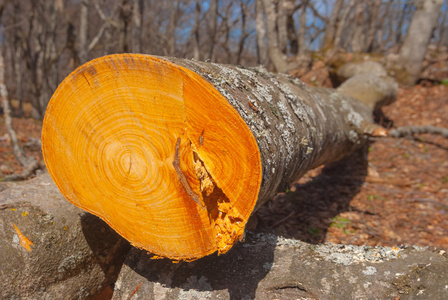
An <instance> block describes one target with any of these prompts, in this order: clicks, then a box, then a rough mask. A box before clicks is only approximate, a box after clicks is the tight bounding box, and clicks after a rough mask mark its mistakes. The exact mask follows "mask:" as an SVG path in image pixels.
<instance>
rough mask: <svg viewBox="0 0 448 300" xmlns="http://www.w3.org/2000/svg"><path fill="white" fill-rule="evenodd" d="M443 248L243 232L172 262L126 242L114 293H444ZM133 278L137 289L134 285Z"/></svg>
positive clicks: (446, 261)
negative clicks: (228, 245) (222, 245)
mask: <svg viewBox="0 0 448 300" xmlns="http://www.w3.org/2000/svg"><path fill="white" fill-rule="evenodd" d="M447 257H448V256H447V253H446V252H445V251H441V250H439V251H435V250H429V249H428V248H421V247H415V246H414V247H401V248H389V247H367V246H350V245H348V246H344V245H332V244H326V245H310V244H306V243H303V242H300V241H296V240H290V239H284V238H281V237H277V236H274V235H270V234H263V233H259V234H248V237H247V240H246V242H245V243H241V244H239V245H237V246H235V248H234V249H232V251H231V252H229V253H228V254H226V255H223V256H219V257H216V256H210V257H206V258H204V259H201V260H199V261H195V262H190V263H185V262H180V263H178V264H173V263H172V262H171V261H169V260H154V259H150V256H149V255H148V254H146V252H144V251H139V250H136V249H132V250H131V251H130V253H129V254H128V256H127V258H126V260H125V265H124V266H123V268H122V270H121V273H120V275H119V277H118V280H117V282H116V284H115V291H114V295H113V298H112V299H114V300H119V299H120V300H121V299H129V298H128V297H129V296H131V295H132V294H133V292H134V291H135V295H134V297H136V298H137V297H138V299H140V298H142V299H167V300H168V299H394V297H400V299H401V297H407V298H409V299H414V297H416V298H417V299H418V298H419V297H422V299H423V298H424V299H446V298H447V297H448V290H447V289H446V284H447V280H446V277H445V274H446V272H448V258H447ZM137 286H138V289H136V288H137Z"/></svg>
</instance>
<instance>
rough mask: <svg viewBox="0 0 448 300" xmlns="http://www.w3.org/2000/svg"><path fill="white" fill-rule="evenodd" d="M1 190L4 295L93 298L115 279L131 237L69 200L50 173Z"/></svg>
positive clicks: (0, 277) (0, 280)
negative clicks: (25, 244) (24, 243)
mask: <svg viewBox="0 0 448 300" xmlns="http://www.w3.org/2000/svg"><path fill="white" fill-rule="evenodd" d="M0 191H1V192H0V253H1V255H0V265H1V266H2V267H1V268H0V298H1V299H61V297H62V298H64V299H90V298H92V296H94V295H95V294H98V293H99V292H100V291H101V290H102V289H104V288H105V287H106V286H108V285H110V284H112V283H113V282H115V280H116V278H117V275H118V273H119V271H120V268H121V265H122V263H123V260H124V258H125V254H126V253H127V252H128V250H129V248H130V246H129V243H128V242H127V241H125V240H124V239H123V238H121V237H120V236H119V235H118V234H117V233H115V232H114V231H113V230H112V229H111V228H110V227H109V226H107V225H106V223H104V222H103V221H101V220H100V219H99V218H97V217H95V216H93V215H90V214H86V213H84V212H83V211H82V210H81V209H79V208H76V207H75V206H73V205H72V204H70V203H69V202H68V201H67V200H65V198H64V197H63V196H62V195H61V194H60V192H59V190H58V189H57V187H56V186H55V184H54V183H53V181H52V180H51V177H50V176H49V175H48V174H44V175H42V176H38V177H37V178H35V179H32V180H30V181H27V182H24V183H20V184H18V183H8V184H5V183H2V184H0ZM14 225H16V226H17V228H18V229H19V230H20V232H21V234H23V235H24V236H26V237H27V238H28V239H30V240H31V242H32V243H33V246H31V251H30V252H28V251H27V250H26V249H25V248H23V247H22V246H21V245H20V237H19V235H18V233H17V232H16V230H15V229H14Z"/></svg>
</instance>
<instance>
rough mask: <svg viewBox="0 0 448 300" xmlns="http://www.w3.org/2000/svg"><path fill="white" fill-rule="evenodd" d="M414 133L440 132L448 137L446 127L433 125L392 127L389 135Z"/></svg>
mask: <svg viewBox="0 0 448 300" xmlns="http://www.w3.org/2000/svg"><path fill="white" fill-rule="evenodd" d="M416 133H432V134H440V135H442V136H443V137H445V138H448V129H447V128H443V127H435V126H431V125H426V126H404V127H398V128H395V129H392V130H391V131H390V133H389V136H390V137H394V138H400V137H405V136H411V135H414V134H416Z"/></svg>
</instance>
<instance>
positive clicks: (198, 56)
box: [193, 0, 201, 60]
mask: <svg viewBox="0 0 448 300" xmlns="http://www.w3.org/2000/svg"><path fill="white" fill-rule="evenodd" d="M195 8H196V9H195V11H194V27H193V58H194V59H195V60H200V59H201V53H200V52H199V22H200V17H201V2H200V1H199V0H196V5H195Z"/></svg>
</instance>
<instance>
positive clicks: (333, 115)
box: [163, 57, 372, 207]
mask: <svg viewBox="0 0 448 300" xmlns="http://www.w3.org/2000/svg"><path fill="white" fill-rule="evenodd" d="M163 59H165V60H168V61H171V62H173V63H175V64H178V65H181V66H183V67H185V68H187V69H190V70H192V71H195V72H196V73H198V74H200V75H201V76H202V77H203V78H205V79H206V80H208V81H209V82H210V83H211V84H212V85H213V86H214V87H215V88H216V89H217V90H218V91H219V92H220V93H221V94H222V95H223V96H224V97H225V98H226V99H227V100H228V101H229V103H230V104H231V105H232V106H233V107H234V108H235V109H236V110H237V111H238V113H239V115H240V116H241V117H242V119H243V120H244V121H245V123H246V124H247V125H248V127H249V128H250V130H251V131H252V133H253V135H254V137H255V139H256V140H257V144H258V148H259V150H260V153H261V162H262V166H263V178H262V183H261V188H260V192H259V195H258V202H257V205H256V207H259V206H260V205H261V204H263V203H264V202H266V201H267V200H269V199H272V197H273V196H274V195H275V194H276V193H277V192H279V191H282V190H283V191H284V190H285V189H286V188H287V187H288V186H289V183H290V182H291V181H293V180H294V179H296V178H297V177H300V176H302V175H303V174H305V172H307V171H308V170H310V169H312V168H315V167H317V166H319V165H321V164H324V163H329V162H332V161H336V160H339V159H341V158H342V157H344V156H346V155H348V154H350V153H351V152H353V151H355V150H356V149H359V148H360V147H361V146H362V145H363V143H364V142H365V141H366V136H365V135H366V134H369V132H368V131H369V130H371V126H370V125H372V110H371V109H369V108H368V107H367V106H366V105H364V104H363V103H361V102H360V101H357V100H355V99H353V98H350V97H347V96H344V95H343V94H340V93H338V92H337V91H335V90H329V89H320V88H309V87H307V86H306V85H305V84H304V83H302V82H301V81H300V80H298V79H293V78H292V77H290V76H287V75H283V74H272V73H268V72H267V71H265V70H263V69H246V68H243V67H238V66H230V65H229V66H227V65H219V64H210V63H204V62H198V61H192V60H185V59H176V58H165V57H164V58H163Z"/></svg>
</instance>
